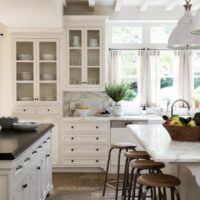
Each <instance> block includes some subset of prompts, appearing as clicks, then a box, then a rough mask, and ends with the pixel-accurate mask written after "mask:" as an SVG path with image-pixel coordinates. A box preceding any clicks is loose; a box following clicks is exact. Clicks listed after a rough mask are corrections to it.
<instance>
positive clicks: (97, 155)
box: [60, 121, 110, 169]
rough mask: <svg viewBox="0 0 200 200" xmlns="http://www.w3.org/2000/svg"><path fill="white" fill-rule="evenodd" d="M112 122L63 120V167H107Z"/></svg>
mask: <svg viewBox="0 0 200 200" xmlns="http://www.w3.org/2000/svg"><path fill="white" fill-rule="evenodd" d="M109 142H110V122H99V121H97V122H94V121H93V122H70V121H68V122H62V123H61V136H60V166H61V167H79V168H81V167H82V168H84V167H95V168H103V169H105V167H106V160H107V154H108V150H109V149H108V148H109Z"/></svg>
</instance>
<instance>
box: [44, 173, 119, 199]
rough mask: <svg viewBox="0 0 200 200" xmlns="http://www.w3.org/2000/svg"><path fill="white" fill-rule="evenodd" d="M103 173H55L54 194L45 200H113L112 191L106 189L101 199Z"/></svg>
mask: <svg viewBox="0 0 200 200" xmlns="http://www.w3.org/2000/svg"><path fill="white" fill-rule="evenodd" d="M103 182H104V174H103V173H98V174H96V173H94V174H83V173H82V174H80V173H55V174H53V185H54V194H53V195H51V196H50V197H48V198H47V200H114V195H115V194H114V191H113V190H112V189H109V188H108V189H107V191H106V195H105V197H102V188H103Z"/></svg>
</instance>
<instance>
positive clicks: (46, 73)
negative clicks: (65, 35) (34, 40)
mask: <svg viewBox="0 0 200 200" xmlns="http://www.w3.org/2000/svg"><path fill="white" fill-rule="evenodd" d="M38 46H39V51H38V54H39V55H38V57H39V63H38V79H39V92H38V93H39V94H38V96H39V100H40V101H57V81H58V75H57V73H58V72H57V71H58V70H57V68H58V66H57V64H58V60H57V42H56V41H39V44H38Z"/></svg>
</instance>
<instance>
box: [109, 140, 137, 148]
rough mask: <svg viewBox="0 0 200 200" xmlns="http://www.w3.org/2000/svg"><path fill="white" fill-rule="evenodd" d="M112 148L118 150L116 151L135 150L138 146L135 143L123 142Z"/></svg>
mask: <svg viewBox="0 0 200 200" xmlns="http://www.w3.org/2000/svg"><path fill="white" fill-rule="evenodd" d="M111 148H116V149H135V148H136V145H135V144H134V143H126V142H121V143H114V144H111Z"/></svg>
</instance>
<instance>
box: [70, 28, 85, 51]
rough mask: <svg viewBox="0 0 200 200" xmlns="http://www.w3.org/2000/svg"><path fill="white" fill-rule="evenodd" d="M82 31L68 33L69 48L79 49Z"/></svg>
mask: <svg viewBox="0 0 200 200" xmlns="http://www.w3.org/2000/svg"><path fill="white" fill-rule="evenodd" d="M81 32H82V31H81V30H70V31H69V46H70V47H81V46H82V45H81V44H82V33H81Z"/></svg>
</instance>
